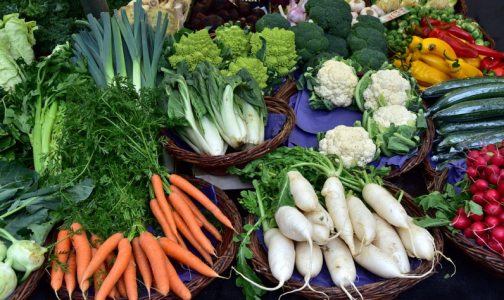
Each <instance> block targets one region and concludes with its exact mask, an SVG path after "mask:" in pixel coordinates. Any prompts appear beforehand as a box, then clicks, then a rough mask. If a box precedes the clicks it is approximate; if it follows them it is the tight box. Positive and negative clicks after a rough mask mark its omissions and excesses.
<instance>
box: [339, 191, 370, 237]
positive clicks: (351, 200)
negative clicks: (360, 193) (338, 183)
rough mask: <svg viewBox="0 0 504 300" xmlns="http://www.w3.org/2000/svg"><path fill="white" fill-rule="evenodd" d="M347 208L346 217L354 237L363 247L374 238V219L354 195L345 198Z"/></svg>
mask: <svg viewBox="0 0 504 300" xmlns="http://www.w3.org/2000/svg"><path fill="white" fill-rule="evenodd" d="M346 201H347V206H348V215H349V216H350V221H351V222H352V227H353V230H354V232H355V235H356V236H357V238H358V239H359V240H361V241H362V242H363V243H364V245H369V244H371V242H372V241H373V240H374V238H375V227H376V224H375V219H374V218H373V215H372V214H371V211H370V210H369V209H368V208H367V207H366V205H365V204H364V202H362V200H361V199H359V198H357V197H355V196H354V195H348V196H347V198H346Z"/></svg>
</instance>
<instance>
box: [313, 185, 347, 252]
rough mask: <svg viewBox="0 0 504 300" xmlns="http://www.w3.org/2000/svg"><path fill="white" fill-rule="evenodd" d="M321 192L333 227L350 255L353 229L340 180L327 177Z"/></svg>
mask: <svg viewBox="0 0 504 300" xmlns="http://www.w3.org/2000/svg"><path fill="white" fill-rule="evenodd" d="M321 193H322V196H324V197H325V201H326V206H327V210H328V212H329V215H330V216H331V218H332V220H333V222H334V227H336V230H337V231H338V233H339V234H340V237H341V239H342V240H343V241H345V243H346V244H347V245H348V248H349V249H350V252H351V253H352V255H355V254H356V252H355V246H354V241H353V233H354V231H353V227H352V222H351V221H350V217H349V215H348V208H347V203H346V200H345V190H344V189H343V185H342V184H341V181H340V180H339V179H338V178H336V177H329V178H327V180H326V181H325V182H324V187H323V188H322V192H321Z"/></svg>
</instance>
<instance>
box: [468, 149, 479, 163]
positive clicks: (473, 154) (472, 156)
mask: <svg viewBox="0 0 504 300" xmlns="http://www.w3.org/2000/svg"><path fill="white" fill-rule="evenodd" d="M479 157H480V153H479V151H476V150H473V151H469V153H467V161H471V162H473V161H475V160H476V159H478V158H479Z"/></svg>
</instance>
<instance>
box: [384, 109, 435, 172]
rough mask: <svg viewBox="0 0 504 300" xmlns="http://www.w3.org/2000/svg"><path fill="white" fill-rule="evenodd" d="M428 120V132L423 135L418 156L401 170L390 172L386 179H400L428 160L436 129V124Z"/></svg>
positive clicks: (406, 163)
mask: <svg viewBox="0 0 504 300" xmlns="http://www.w3.org/2000/svg"><path fill="white" fill-rule="evenodd" d="M426 120H427V130H425V132H424V133H423V134H422V137H421V145H420V147H418V154H417V155H415V156H413V157H411V158H410V159H408V160H407V161H406V162H405V163H404V165H403V166H402V167H401V168H393V169H392V170H391V171H390V174H389V176H387V177H385V179H391V178H394V177H398V176H399V175H401V174H404V173H406V172H408V171H409V170H411V169H413V168H414V167H416V166H418V165H419V164H420V163H422V162H423V161H424V160H425V159H427V154H429V151H430V150H431V148H432V144H433V140H434V135H435V128H434V122H432V120H431V118H426Z"/></svg>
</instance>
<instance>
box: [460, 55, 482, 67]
mask: <svg viewBox="0 0 504 300" xmlns="http://www.w3.org/2000/svg"><path fill="white" fill-rule="evenodd" d="M462 60H463V61H465V62H466V63H467V64H469V65H471V66H473V67H475V68H477V69H479V67H480V64H481V58H480V57H476V58H462Z"/></svg>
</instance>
